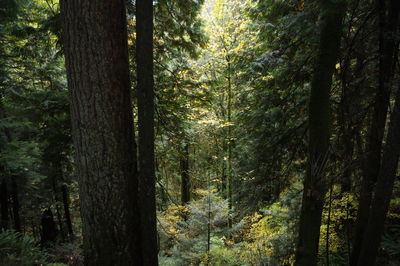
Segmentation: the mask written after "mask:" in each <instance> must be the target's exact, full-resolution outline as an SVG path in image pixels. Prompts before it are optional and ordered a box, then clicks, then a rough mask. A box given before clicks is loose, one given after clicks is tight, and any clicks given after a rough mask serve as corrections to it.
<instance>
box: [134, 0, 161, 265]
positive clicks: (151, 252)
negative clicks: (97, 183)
mask: <svg viewBox="0 0 400 266" xmlns="http://www.w3.org/2000/svg"><path fill="white" fill-rule="evenodd" d="M136 65H137V97H138V99H137V100H138V119H139V177H140V178H139V191H140V197H141V201H140V203H141V204H140V205H141V210H143V211H142V212H141V219H142V220H141V221H142V224H141V232H142V246H143V264H144V265H158V257H157V224H156V200H155V168H154V77H153V1H152V0H141V1H137V2H136Z"/></svg>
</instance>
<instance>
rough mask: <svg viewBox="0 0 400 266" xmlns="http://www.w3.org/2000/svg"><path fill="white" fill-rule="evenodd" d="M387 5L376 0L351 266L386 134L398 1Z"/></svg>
mask: <svg viewBox="0 0 400 266" xmlns="http://www.w3.org/2000/svg"><path fill="white" fill-rule="evenodd" d="M386 2H387V0H378V11H379V27H380V33H379V55H380V56H379V86H378V91H377V94H376V100H375V106H374V112H373V116H372V122H371V126H370V129H369V132H370V133H369V140H368V148H367V149H368V154H367V158H366V161H365V164H364V167H363V168H364V174H363V180H362V183H361V189H360V199H359V206H358V211H357V220H356V233H355V237H354V243H353V251H352V254H351V263H350V264H351V265H357V259H358V258H359V253H360V250H361V245H362V242H363V237H364V234H365V228H366V226H367V223H368V219H369V217H370V207H371V200H372V191H373V188H374V184H375V182H376V179H377V177H378V174H379V170H380V163H381V152H382V140H383V135H384V132H385V124H386V117H387V111H388V106H389V99H390V89H391V83H392V79H393V73H394V62H395V61H394V60H395V54H396V41H395V39H394V36H395V33H396V31H397V27H398V24H399V11H400V1H398V0H390V2H389V3H390V5H389V6H387V3H386ZM387 14H388V15H387ZM387 16H388V17H387Z"/></svg>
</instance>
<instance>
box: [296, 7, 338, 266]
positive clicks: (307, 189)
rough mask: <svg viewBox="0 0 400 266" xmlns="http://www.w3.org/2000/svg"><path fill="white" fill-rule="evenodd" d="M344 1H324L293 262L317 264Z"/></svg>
mask: <svg viewBox="0 0 400 266" xmlns="http://www.w3.org/2000/svg"><path fill="white" fill-rule="evenodd" d="M345 4H346V1H334V0H324V1H320V5H321V35H320V44H319V54H318V57H317V61H316V65H315V69H314V75H313V80H312V83H311V95H310V102H309V159H308V160H309V161H308V170H307V173H306V177H305V179H304V191H303V199H302V206H301V214H300V222H299V239H298V244H297V250H296V263H295V265H304V266H313V265H316V264H317V256H318V243H319V234H320V226H321V216H322V209H323V204H324V196H325V193H326V189H327V188H326V187H327V182H326V169H325V168H326V165H327V160H328V157H329V138H330V134H331V131H330V128H331V111H330V88H331V84H332V75H333V71H334V69H335V64H336V62H337V58H338V54H339V50H340V38H341V31H342V20H343V17H344V14H345Z"/></svg>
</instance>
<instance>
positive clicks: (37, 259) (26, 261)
mask: <svg viewBox="0 0 400 266" xmlns="http://www.w3.org/2000/svg"><path fill="white" fill-rule="evenodd" d="M48 257H49V254H47V253H46V252H45V251H43V250H42V249H41V248H40V247H39V246H38V244H37V242H36V241H35V239H33V238H32V237H31V236H29V235H22V234H21V233H17V232H13V231H6V232H2V233H0V265H9V266H12V265H15V266H17V265H18V266H31V265H40V264H46V262H47V259H48Z"/></svg>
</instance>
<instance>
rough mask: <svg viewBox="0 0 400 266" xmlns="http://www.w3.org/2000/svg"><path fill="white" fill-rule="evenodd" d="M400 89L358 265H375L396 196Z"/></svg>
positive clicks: (399, 153) (399, 150) (399, 137)
mask: <svg viewBox="0 0 400 266" xmlns="http://www.w3.org/2000/svg"><path fill="white" fill-rule="evenodd" d="M399 139H400V89H399V90H398V92H397V96H396V103H395V107H394V110H393V113H392V114H391V117H390V126H389V130H388V135H387V138H386V145H385V149H384V152H383V156H382V165H381V168H380V171H379V178H378V181H377V183H376V186H375V190H374V200H373V202H372V208H371V211H370V216H369V219H368V224H367V227H366V230H365V235H364V238H363V242H362V244H361V250H360V254H359V257H358V262H357V265H358V266H370V265H371V266H372V265H375V261H376V256H377V254H378V248H379V244H380V241H381V237H382V233H383V229H384V223H385V219H386V215H387V212H388V210H389V203H390V200H391V197H392V192H393V185H394V180H395V177H396V171H397V166H398V162H399V155H400V142H399Z"/></svg>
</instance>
